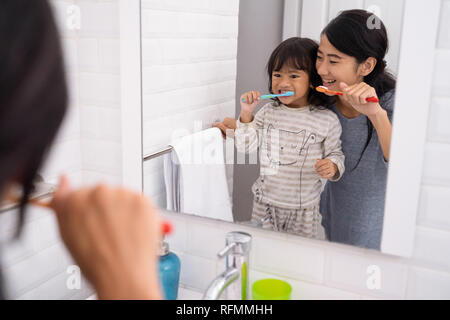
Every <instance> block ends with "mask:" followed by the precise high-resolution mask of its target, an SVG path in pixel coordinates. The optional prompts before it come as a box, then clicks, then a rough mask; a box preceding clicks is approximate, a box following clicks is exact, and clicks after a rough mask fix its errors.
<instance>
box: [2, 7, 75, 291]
mask: <svg viewBox="0 0 450 320" xmlns="http://www.w3.org/2000/svg"><path fill="white" fill-rule="evenodd" d="M0 42H1V43H2V45H1V46H0V195H2V196H4V193H5V191H6V188H7V186H9V185H10V183H12V182H16V183H18V184H19V185H21V186H22V191H23V196H22V199H21V201H20V209H19V220H18V221H19V225H18V229H17V233H16V236H18V235H19V234H20V232H21V230H22V225H23V222H24V213H25V206H26V203H27V201H28V198H29V196H30V192H31V191H32V189H33V181H34V179H35V178H36V175H37V171H38V169H39V168H40V167H41V164H42V162H43V160H44V158H45V156H46V154H47V152H48V150H49V147H50V145H51V143H52V141H53V139H54V137H55V135H56V133H57V131H58V128H59V126H60V124H61V122H62V120H63V117H64V115H65V112H66V109H67V102H68V93H67V87H66V79H65V73H64V62H63V57H62V50H61V46H60V42H59V34H58V32H57V28H56V25H55V21H54V18H53V15H52V12H51V8H50V6H49V4H48V3H47V1H46V0H32V1H30V0H1V1H0ZM0 200H1V199H0ZM0 282H1V281H0ZM1 289H2V288H1V287H0V291H1ZM0 296H1V293H0Z"/></svg>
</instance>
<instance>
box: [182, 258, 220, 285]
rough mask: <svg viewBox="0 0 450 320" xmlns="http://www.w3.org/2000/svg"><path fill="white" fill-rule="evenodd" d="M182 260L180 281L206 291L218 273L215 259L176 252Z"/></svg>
mask: <svg viewBox="0 0 450 320" xmlns="http://www.w3.org/2000/svg"><path fill="white" fill-rule="evenodd" d="M175 253H176V254H177V255H178V257H179V258H180V261H181V270H180V283H181V284H182V285H184V286H187V287H190V288H194V289H197V290H199V291H201V292H205V290H206V288H207V287H208V285H209V284H210V283H211V281H213V280H214V278H215V277H216V276H217V274H216V263H215V262H214V261H213V260H210V259H205V258H202V257H197V256H194V255H191V254H184V253H177V252H175Z"/></svg>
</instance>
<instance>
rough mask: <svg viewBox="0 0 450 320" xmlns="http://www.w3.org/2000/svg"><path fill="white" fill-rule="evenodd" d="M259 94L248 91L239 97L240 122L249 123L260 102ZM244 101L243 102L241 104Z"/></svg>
mask: <svg viewBox="0 0 450 320" xmlns="http://www.w3.org/2000/svg"><path fill="white" fill-rule="evenodd" d="M260 97H261V93H260V92H259V91H249V92H246V93H244V94H243V95H241V99H240V100H239V101H240V102H241V121H242V122H251V121H252V119H253V112H254V111H255V109H256V106H257V105H258V102H259V101H260ZM242 100H244V101H245V102H242Z"/></svg>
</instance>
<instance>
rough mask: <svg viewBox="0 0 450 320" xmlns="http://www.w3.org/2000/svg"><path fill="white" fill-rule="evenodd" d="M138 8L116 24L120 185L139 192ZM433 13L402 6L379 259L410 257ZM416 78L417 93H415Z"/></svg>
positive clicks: (129, 6) (125, 2)
mask: <svg viewBox="0 0 450 320" xmlns="http://www.w3.org/2000/svg"><path fill="white" fill-rule="evenodd" d="M241 1H245V0H241ZM140 2H141V1H140V0H119V19H120V63H121V68H120V72H121V103H122V114H121V125H122V127H121V131H122V132H121V136H122V177H123V185H124V186H125V187H128V188H131V189H133V190H137V191H139V192H143V157H144V154H143V135H142V71H141V70H142V69H141V3H140ZM295 2H297V4H296V3H295ZM289 5H298V0H285V6H289ZM439 9H440V1H439V0H430V1H427V2H422V1H420V0H408V1H405V5H404V12H403V22H402V31H401V32H402V33H401V34H402V38H401V43H400V53H399V64H398V70H399V71H398V74H399V75H398V81H397V87H396V98H395V113H394V122H395V125H394V126H393V130H392V141H391V152H390V161H389V172H388V180H387V192H386V202H385V213H384V224H383V234H382V240H381V252H382V253H384V254H391V255H396V256H402V257H410V256H411V255H412V252H413V245H414V234H415V229H416V216H417V211H418V202H419V194H420V186H421V177H422V166H423V159H424V151H425V141H426V128H427V121H428V117H427V115H428V110H429V106H430V97H431V84H432V72H433V67H434V52H435V40H436V36H437V30H438V21H439ZM424 13H426V14H425V15H424ZM291 21H292V20H291ZM286 23H288V22H286ZM285 27H286V26H285ZM287 27H289V26H287ZM292 27H294V28H295V26H292ZM417 39H420V41H417ZM418 61H420V63H418ZM418 74H420V75H421V86H422V87H421V88H420V90H417V89H415V86H417V80H416V79H417V77H416V76H417V75H418ZM412 92H414V94H412ZM205 219H207V218H205ZM341 245H344V244H341Z"/></svg>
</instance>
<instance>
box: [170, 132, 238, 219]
mask: <svg viewBox="0 0 450 320" xmlns="http://www.w3.org/2000/svg"><path fill="white" fill-rule="evenodd" d="M172 146H173V151H172V152H171V153H170V154H167V155H166V156H165V158H164V180H165V183H166V195H167V197H166V198H167V209H168V210H173V211H177V212H183V213H191V214H195V215H199V216H202V217H207V218H213V219H219V220H225V221H230V222H233V214H232V209H231V202H230V196H229V190H228V184H227V179H226V174H225V159H224V152H223V138H222V134H221V132H220V129H218V128H209V129H207V130H203V131H200V132H196V133H194V134H191V135H188V136H184V137H182V138H180V139H178V140H177V141H174V142H173V143H172Z"/></svg>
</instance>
